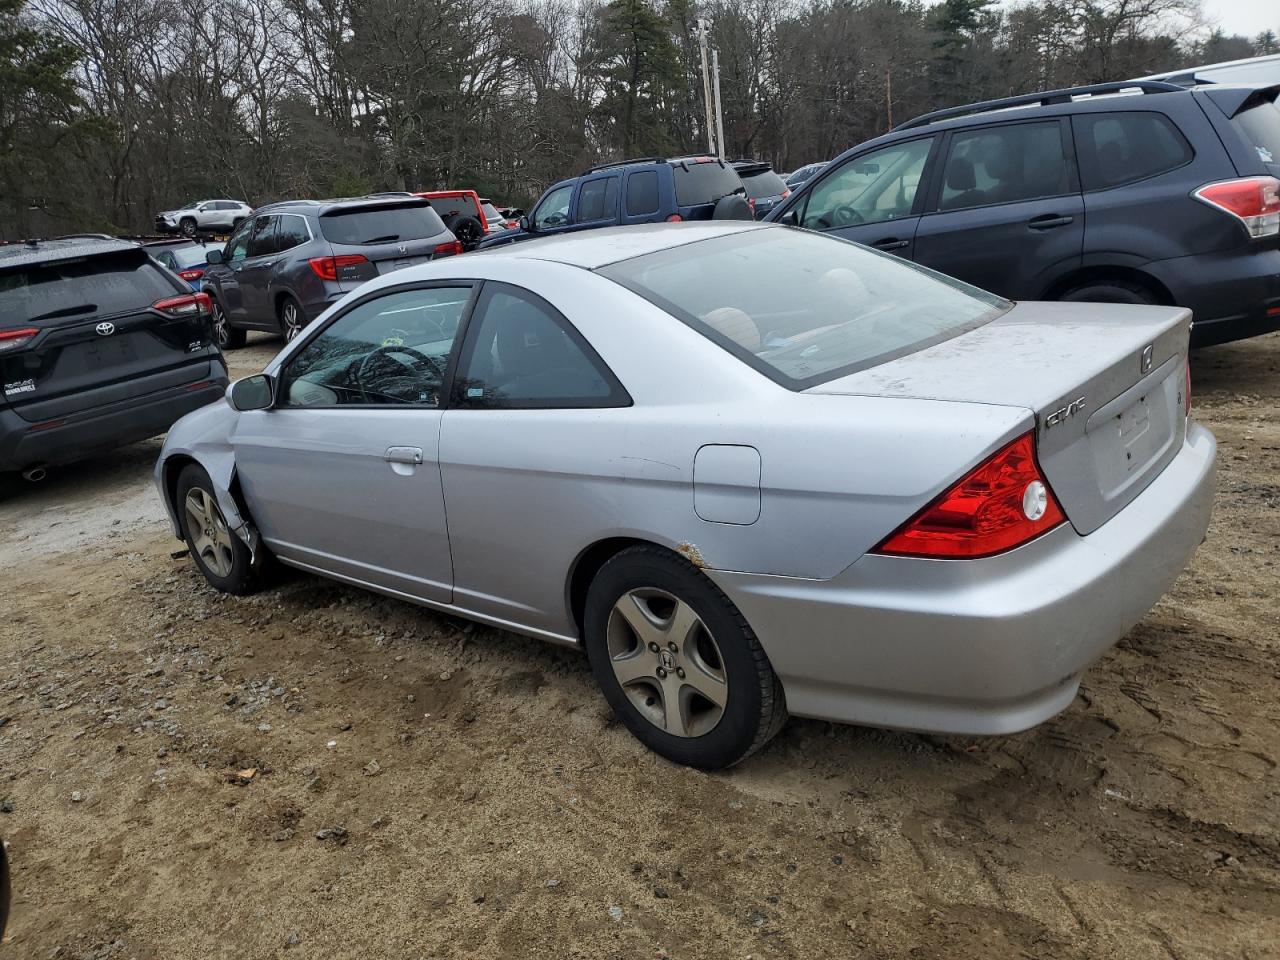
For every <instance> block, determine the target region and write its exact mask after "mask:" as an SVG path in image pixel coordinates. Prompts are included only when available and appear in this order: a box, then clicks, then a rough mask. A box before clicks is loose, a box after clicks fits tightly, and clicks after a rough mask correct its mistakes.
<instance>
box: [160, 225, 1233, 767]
mask: <svg viewBox="0 0 1280 960" xmlns="http://www.w3.org/2000/svg"><path fill="white" fill-rule="evenodd" d="M1190 322H1191V318H1190V315H1189V314H1188V312H1187V311H1186V310H1183V309H1178V308H1173V307H1136V306H1117V305H1103V304H1086V303H1023V304H1017V305H1015V304H1012V303H1009V302H1007V301H1004V300H1001V299H999V298H997V297H994V296H992V295H990V294H987V293H984V292H982V291H980V290H977V289H974V288H972V287H968V286H965V285H964V284H961V283H958V282H956V281H954V280H951V279H948V278H946V277H943V276H940V275H938V274H935V273H932V272H930V271H927V270H924V269H922V268H919V267H917V266H914V265H912V264H910V263H907V262H904V261H902V260H899V259H896V258H893V257H890V256H886V255H883V254H880V253H877V252H875V251H872V250H868V249H866V248H864V247H861V246H858V245H856V244H852V243H848V242H846V241H843V240H838V239H833V238H831V237H827V236H823V235H819V234H815V233H809V232H806V231H800V230H796V229H793V228H789V227H782V226H775V225H764V224H759V225H757V224H746V223H697V224H693V223H691V224H658V225H654V226H651V227H626V228H622V229H617V230H596V231H589V232H584V233H579V234H571V235H565V236H562V237H557V238H548V239H545V240H541V241H535V242H531V243H526V244H517V245H515V246H512V247H509V248H505V249H503V250H500V251H494V252H492V253H485V254H477V255H474V256H468V257H452V258H449V259H447V260H444V261H440V262H435V263H429V264H423V265H421V266H415V267H408V268H404V269H400V270H397V271H395V272H392V273H388V274H387V275H385V276H381V277H379V278H377V279H375V280H372V281H369V282H368V283H366V284H364V285H363V286H361V287H359V288H358V289H357V290H356V291H354V292H353V293H351V294H350V295H349V296H347V297H346V298H345V299H344V300H342V301H341V302H339V303H338V304H336V305H335V306H334V307H332V308H331V309H330V310H329V311H328V312H326V313H325V314H324V315H323V316H322V317H321V318H319V319H318V320H317V321H316V322H315V323H313V324H312V325H311V326H310V327H308V328H307V330H306V331H305V333H304V334H303V335H302V336H300V337H299V338H298V339H297V340H296V341H294V342H293V343H290V344H289V345H288V346H286V347H285V348H284V350H283V351H282V352H281V353H280V355H279V356H277V357H276V358H275V359H274V360H273V361H272V362H271V363H270V364H269V365H268V367H267V368H266V370H265V372H264V373H262V374H259V375H257V376H252V377H247V378H245V379H243V380H239V381H237V382H236V383H235V384H233V385H232V386H231V388H230V389H229V390H228V393H227V397H226V400H225V402H218V403H214V404H212V405H210V406H207V407H205V408H203V409H201V410H198V411H196V412H195V413H192V414H190V415H188V416H187V417H185V418H183V419H182V420H180V421H179V422H178V423H177V424H176V425H175V426H174V427H173V429H172V430H171V431H170V433H169V435H168V439H167V440H166V442H165V445H164V449H163V452H162V453H161V456H160V460H159V463H158V464H157V466H156V472H155V477H156V483H157V485H158V487H159V490H160V492H161V494H162V496H163V497H164V500H165V503H166V505H167V507H168V511H169V515H170V517H171V519H172V522H173V530H174V533H175V534H176V535H177V536H179V537H180V538H182V539H184V540H185V541H186V543H187V544H188V546H189V548H190V551H191V554H192V556H193V557H194V558H195V562H196V563H197V564H198V565H199V567H200V570H201V571H202V573H203V574H204V576H205V577H206V578H207V579H208V581H209V582H210V583H211V584H212V585H213V586H214V587H215V588H216V589H219V590H223V591H227V592H230V593H244V592H246V591H249V590H251V589H253V588H254V587H255V586H257V585H259V584H261V583H262V582H263V580H264V578H265V575H266V573H267V571H268V569H269V568H270V567H271V566H272V565H273V564H274V563H275V562H277V561H278V562H281V563H285V564H288V565H291V566H294V567H299V568H301V569H303V570H308V571H312V572H314V573H318V574H322V575H324V576H327V577H331V578H333V579H335V580H339V581H342V582H344V583H349V584H354V585H357V586H361V587H367V588H369V589H372V590H377V591H380V592H382V593H385V594H389V595H391V596H395V597H400V598H403V599H405V600H410V601H413V602H415V603H420V604H423V605H425V606H428V607H431V608H434V609H438V610H443V611H448V612H449V613H453V614H457V615H460V616H463V617H469V618H471V619H474V620H477V621H480V622H482V623H487V624H492V625H494V626H497V627H501V628H504V629H507V630H511V631H515V632H517V633H521V634H525V635H528V636H531V637H537V638H540V639H543V640H550V641H552V642H556V643H562V644H568V645H571V646H580V647H583V648H585V650H586V653H587V656H588V659H589V661H590V664H591V668H592V671H593V673H594V675H595V678H596V680H597V681H598V682H599V684H600V687H601V689H602V691H603V693H604V696H605V698H606V699H607V700H608V702H609V703H610V705H611V706H612V708H613V709H614V711H616V713H617V715H618V716H619V718H620V719H621V720H622V722H623V723H625V724H626V726H627V727H628V728H629V729H630V730H631V731H632V732H633V733H634V734H635V735H636V736H637V737H638V738H639V739H640V740H641V741H642V742H643V743H645V744H646V745H648V746H649V747H651V748H652V749H653V750H655V751H657V752H658V753H660V754H662V755H663V756H665V757H668V758H670V759H672V760H674V761H677V762H680V763H687V764H692V765H695V766H699V767H704V768H716V767H723V766H727V765H729V764H732V763H735V762H737V761H739V760H741V759H742V758H743V757H746V756H748V755H749V754H750V753H752V752H753V751H754V750H757V749H758V748H760V747H761V746H762V745H763V744H764V743H766V742H767V741H768V740H769V738H770V737H771V736H772V735H773V734H774V733H776V732H777V731H778V729H779V728H780V727H781V725H782V723H783V722H784V720H785V719H786V717H787V715H788V714H796V715H799V716H805V717H819V718H824V719H828V720H835V721H840V722H847V723H860V724H870V725H875V726H883V727H893V728H899V729H909V730H924V731H937V732H943V733H962V734H1000V733H1009V732H1013V731H1017V730H1022V729H1025V728H1027V727H1030V726H1033V725H1034V724H1036V723H1039V722H1040V721H1042V720H1045V719H1046V718H1048V717H1051V716H1053V715H1054V714H1056V713H1058V712H1059V711H1061V710H1062V709H1064V708H1065V707H1067V706H1068V705H1069V704H1070V703H1071V701H1072V699H1073V697H1074V695H1075V692H1076V689H1077V686H1078V685H1079V682H1080V678H1081V674H1082V672H1083V671H1084V670H1085V669H1086V668H1087V667H1088V666H1089V665H1090V664H1091V663H1092V662H1093V661H1094V660H1096V659H1097V658H1098V657H1099V656H1101V655H1102V654H1103V653H1104V652H1105V651H1106V650H1108V649H1109V648H1110V647H1111V646H1112V645H1113V644H1114V643H1115V642H1116V641H1117V640H1118V639H1119V638H1120V637H1121V636H1122V635H1123V634H1124V633H1125V632H1126V631H1127V630H1129V628H1130V627H1132V626H1133V625H1134V624H1135V623H1136V622H1137V621H1138V620H1139V619H1140V618H1141V617H1142V616H1143V615H1144V614H1145V613H1146V611H1147V610H1148V609H1149V608H1150V607H1151V605H1152V604H1153V603H1155V601H1156V600H1158V599H1159V598H1160V596H1161V594H1162V593H1163V592H1164V591H1165V590H1167V589H1168V587H1169V585H1170V584H1171V583H1172V582H1173V581H1174V579H1175V578H1176V577H1177V576H1178V574H1179V572H1180V571H1181V570H1182V569H1183V567H1184V566H1185V565H1186V563H1187V561H1188V559H1189V558H1190V556H1191V554H1192V552H1193V551H1194V550H1195V548H1196V546H1197V545H1198V544H1199V543H1200V542H1201V540H1202V539H1203V538H1204V535H1205V530H1206V528H1207V526H1208V523H1209V515H1210V510H1211V507H1212V501H1213V478H1214V459H1215V452H1216V444H1215V441H1214V438H1213V436H1212V434H1210V433H1209V432H1208V431H1207V430H1206V429H1204V428H1203V427H1202V426H1199V425H1198V424H1197V423H1195V421H1194V420H1191V419H1190V418H1189V409H1190V395H1189V381H1188V373H1187V369H1188V368H1187V340H1188V330H1189V327H1190Z"/></svg>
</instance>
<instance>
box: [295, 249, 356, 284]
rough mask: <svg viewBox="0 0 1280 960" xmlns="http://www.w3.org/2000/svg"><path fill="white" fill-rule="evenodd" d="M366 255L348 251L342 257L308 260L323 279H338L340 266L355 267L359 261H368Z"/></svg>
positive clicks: (312, 268)
mask: <svg viewBox="0 0 1280 960" xmlns="http://www.w3.org/2000/svg"><path fill="white" fill-rule="evenodd" d="M368 262H369V260H368V259H367V258H366V257H363V256H361V255H360V254H358V253H348V254H344V255H343V256H341V257H312V258H311V259H310V260H308V261H307V263H308V264H310V266H311V270H312V272H313V273H315V275H316V276H317V277H319V278H320V279H321V280H335V281H336V280H337V279H338V268H339V267H353V266H355V265H356V264H357V263H368Z"/></svg>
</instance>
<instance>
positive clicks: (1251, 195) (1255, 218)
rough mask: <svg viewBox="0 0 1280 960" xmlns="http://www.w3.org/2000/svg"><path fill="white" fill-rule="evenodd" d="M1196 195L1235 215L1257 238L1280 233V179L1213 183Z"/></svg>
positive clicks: (1245, 179) (1250, 179)
mask: <svg viewBox="0 0 1280 960" xmlns="http://www.w3.org/2000/svg"><path fill="white" fill-rule="evenodd" d="M1192 196H1193V197H1195V198H1196V199H1197V200H1200V201H1202V202H1204V203H1207V204H1209V206H1211V207H1217V208H1218V209H1219V210H1222V211H1223V212H1224V213H1229V214H1231V215H1232V216H1233V217H1235V218H1236V219H1237V220H1239V221H1240V222H1241V223H1243V224H1244V228H1245V229H1246V230H1247V231H1249V236H1251V237H1253V238H1254V239H1257V238H1259V237H1274V236H1278V235H1280V180H1277V179H1276V178H1275V177H1245V178H1244V179H1243V180H1224V181H1222V182H1221V183H1210V184H1208V185H1206V186H1203V187H1201V188H1200V189H1199V190H1197V191H1195V193H1193V194H1192Z"/></svg>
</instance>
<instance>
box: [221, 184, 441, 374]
mask: <svg viewBox="0 0 1280 960" xmlns="http://www.w3.org/2000/svg"><path fill="white" fill-rule="evenodd" d="M461 252H462V244H461V243H460V242H459V241H458V239H457V238H456V237H455V236H454V235H453V234H452V233H450V232H449V230H448V229H447V228H446V227H445V225H444V223H443V222H442V221H441V219H440V217H439V215H438V214H437V213H436V212H435V210H433V209H431V203H430V202H429V201H427V200H423V199H420V198H418V197H415V196H413V195H411V194H407V193H390V194H382V195H379V196H372V197H358V198H355V199H347V200H285V201H281V202H280V203H272V204H269V205H267V206H265V207H260V208H258V210H256V211H255V215H254V217H253V218H252V219H251V220H246V221H245V222H244V223H242V224H241V225H240V227H239V229H237V230H236V232H235V233H233V234H232V235H231V238H230V239H229V240H228V241H227V243H226V245H225V246H224V247H222V249H220V250H219V249H213V250H210V251H209V252H208V255H207V260H208V263H207V265H206V266H205V268H204V276H203V277H201V283H202V288H203V290H204V292H206V293H207V294H209V296H210V298H212V300H213V321H214V329H215V331H216V333H217V337H218V342H219V344H220V345H221V346H222V347H224V348H227V349H229V348H233V347H242V346H244V344H245V337H246V334H247V331H249V330H264V331H267V332H268V333H277V334H281V335H283V336H284V338H285V339H286V340H292V339H293V338H294V337H296V336H297V335H298V333H299V332H301V330H302V329H303V327H305V326H306V325H307V324H308V323H309V322H311V321H312V320H314V319H315V318H316V317H318V316H320V314H322V313H324V311H325V310H327V309H328V308H329V306H330V305H331V304H333V303H335V302H336V301H338V300H340V299H341V298H342V297H344V296H346V295H347V294H348V293H350V292H351V291H352V290H354V289H355V288H356V287H358V286H360V284H362V283H364V282H365V281H366V280H369V279H371V278H373V277H377V276H380V275H382V274H384V273H390V272H391V271H393V270H399V269H400V268H401V267H408V266H412V265H413V264H416V263H426V262H427V261H428V260H435V259H439V258H440V257H447V256H452V255H453V254H456V253H461Z"/></svg>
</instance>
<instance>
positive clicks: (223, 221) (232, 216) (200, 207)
mask: <svg viewBox="0 0 1280 960" xmlns="http://www.w3.org/2000/svg"><path fill="white" fill-rule="evenodd" d="M251 213H253V208H252V207H250V206H249V205H248V204H247V203H245V202H244V201H243V200H199V201H196V202H193V203H188V204H186V205H185V206H183V207H181V208H179V209H177V210H166V211H164V212H163V213H160V214H157V215H156V229H157V230H159V231H160V232H161V233H181V234H182V235H183V236H184V237H194V236H195V235H196V234H197V233H199V232H201V231H205V232H216V233H230V232H231V231H232V230H234V229H235V228H236V227H237V226H239V225H240V221H241V220H244V219H245V218H246V217H248V216H249V215H250V214H251Z"/></svg>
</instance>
